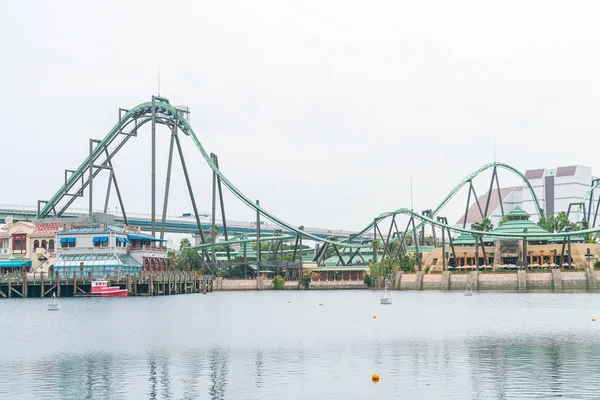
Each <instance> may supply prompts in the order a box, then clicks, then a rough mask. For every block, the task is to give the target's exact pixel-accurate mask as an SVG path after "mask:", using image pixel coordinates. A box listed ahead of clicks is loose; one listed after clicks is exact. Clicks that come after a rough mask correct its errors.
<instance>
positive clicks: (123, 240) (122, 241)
mask: <svg viewBox="0 0 600 400" xmlns="http://www.w3.org/2000/svg"><path fill="white" fill-rule="evenodd" d="M128 242H129V239H127V238H122V237H118V236H117V243H128Z"/></svg>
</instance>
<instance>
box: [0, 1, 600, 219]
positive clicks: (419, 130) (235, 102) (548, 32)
mask: <svg viewBox="0 0 600 400" xmlns="http://www.w3.org/2000/svg"><path fill="white" fill-rule="evenodd" d="M91 3H92V2H81V1H52V2H36V3H35V6H34V5H33V4H32V3H29V2H22V1H9V0H5V1H0V34H1V35H2V37H3V38H4V39H3V43H2V58H1V59H2V62H0V76H1V77H2V96H1V97H0V115H1V117H2V127H1V128H0V132H1V138H2V142H1V145H0V161H2V166H3V171H2V176H3V179H2V185H1V187H0V203H5V204H6V203H9V204H10V203H17V204H30V205H35V204H36V201H37V200H38V199H48V198H50V197H52V195H53V194H54V192H55V191H56V190H57V189H58V188H59V186H60V185H61V183H62V180H63V176H64V175H63V174H64V172H63V171H64V169H75V168H76V167H77V166H79V164H80V163H81V162H82V161H83V159H84V157H85V155H86V152H87V151H88V150H87V148H88V138H90V137H93V138H102V137H104V136H105V135H106V134H107V133H108V131H109V130H110V128H111V127H112V126H113V125H114V124H115V122H116V119H117V115H118V108H119V107H122V108H132V107H133V106H135V105H137V104H139V103H142V102H145V101H148V100H150V96H151V95H153V94H156V93H157V68H158V67H159V66H160V82H161V85H160V94H161V95H163V96H165V97H167V98H169V99H170V100H171V102H172V103H173V104H185V105H187V106H189V107H190V108H191V111H192V114H191V124H192V127H193V128H194V130H195V132H196V133H197V135H198V136H199V138H200V141H201V142H202V143H203V145H204V146H205V148H206V149H207V151H209V152H214V153H216V154H217V155H218V156H219V159H220V163H221V167H222V170H223V171H224V172H225V174H226V175H227V176H228V177H229V178H230V179H231V180H232V181H233V182H234V183H235V184H236V185H237V186H238V187H239V188H240V189H241V190H242V191H243V192H244V193H245V194H247V195H248V196H249V197H250V198H252V199H257V198H258V199H260V200H261V204H262V205H263V206H264V207H265V208H266V209H268V210H269V211H271V212H273V213H274V214H276V215H278V216H280V217H281V218H283V219H284V220H286V221H288V222H290V223H292V224H295V225H300V224H304V225H306V226H317V227H323V228H325V227H327V228H336V229H358V228H361V227H362V226H364V225H366V224H367V223H368V222H369V221H370V220H372V218H373V217H374V216H376V215H377V214H380V213H382V212H385V211H389V210H393V209H397V208H400V207H408V206H410V190H409V181H410V175H411V174H412V176H413V182H414V206H415V209H418V210H423V209H426V208H433V207H435V206H436V205H437V204H438V203H439V202H440V201H441V199H442V198H443V197H444V196H445V194H446V193H447V192H449V191H450V190H451V188H452V187H453V186H454V185H455V184H456V183H457V182H458V181H460V180H461V179H462V178H463V177H464V176H465V175H467V174H469V173H470V172H472V171H474V170H476V169H477V168H479V167H480V166H481V165H483V164H485V163H487V162H491V161H493V141H494V138H495V140H496V146H497V159H498V161H503V162H506V163H509V164H511V165H513V166H515V167H516V168H518V169H520V170H522V171H524V170H526V169H530V168H542V167H556V166H560V165H571V164H583V165H588V166H591V167H592V169H593V172H594V173H595V174H596V175H598V174H599V170H600V168H599V166H598V165H597V164H598V161H597V156H596V154H597V150H596V148H597V142H598V125H599V121H598V110H600V97H599V94H600V91H599V89H600V87H599V86H600V77H599V76H600V52H598V48H599V44H600V43H599V41H600V25H598V23H597V17H598V15H600V13H599V12H600V3H598V2H597V1H578V2H569V1H562V2H558V1H549V0H543V1H497V2H484V1H459V0H456V1H445V0H444V1H423V0H418V1H406V0H405V1H369V2H366V1H348V0H344V1H341V0H340V1H328V0H319V1H306V0H304V1H302V2H300V1H298V2H281V1H262V0H255V1H239V2H235V1H171V2H161V3H158V2H150V1H102V2H94V3H95V5H91ZM168 135H169V132H168V131H167V130H166V129H164V128H163V129H161V130H160V131H159V150H158V152H159V158H160V160H159V164H158V168H159V172H158V178H159V179H160V180H159V183H158V188H159V189H158V193H159V195H160V196H162V193H163V191H164V176H165V169H166V156H167V152H168V151H167V150H168ZM184 144H185V152H186V160H187V162H188V165H189V167H190V169H191V170H192V175H193V181H194V182H193V185H194V190H195V192H196V194H197V197H198V203H199V208H200V210H201V211H203V212H210V174H209V171H208V167H207V166H206V165H205V163H204V162H203V161H202V160H201V159H200V156H199V154H198V152H197V151H196V150H195V149H194V147H193V144H192V142H191V141H189V140H184ZM149 160H150V141H149V129H146V130H144V131H142V132H141V133H140V137H138V138H136V139H133V140H132V141H130V143H128V145H127V147H126V148H125V149H124V150H123V152H122V154H121V153H120V154H119V155H117V158H116V159H115V168H116V170H115V172H116V174H117V176H118V178H119V183H120V184H121V186H123V195H124V197H125V201H126V207H127V208H128V211H138V212H149V211H150V164H149ZM176 161H177V160H176ZM176 165H177V164H176ZM500 180H501V183H502V184H509V183H511V184H512V183H515V180H514V178H511V177H510V176H509V175H507V174H503V175H501V177H500ZM104 182H105V181H104ZM486 184H487V183H486V182H485V183H484V181H483V180H482V183H480V184H479V185H478V187H479V189H478V192H479V193H480V194H483V192H484V191H485V186H486ZM102 186H104V187H105V184H100V183H99V184H98V185H96V187H97V188H98V191H97V194H96V196H95V197H94V201H95V202H96V205H97V206H98V207H101V203H102V200H103V197H104V193H102V192H101V191H100V190H101V187H102ZM172 188H173V195H172V197H171V201H170V204H169V213H170V214H181V213H182V212H191V207H190V202H189V199H188V197H187V195H186V190H185V186H184V180H183V178H182V177H181V169H180V167H179V166H177V167H176V168H175V170H174V177H173V181H172ZM465 195H466V194H465ZM113 199H114V198H113ZM159 199H160V200H159V201H158V203H159V204H161V206H159V208H160V207H162V198H160V197H159ZM116 204H117V203H116V201H111V207H114V206H115V205H116ZM463 204H464V196H463V199H461V200H460V201H457V202H455V203H453V204H451V205H450V206H449V208H448V211H447V212H445V214H446V215H447V216H448V217H449V219H450V220H451V221H452V220H456V219H458V217H459V216H460V213H461V212H462V209H463V207H464V205H463ZM77 205H78V206H79V207H86V205H87V199H83V200H82V201H80V202H78V203H77ZM226 207H227V213H228V218H231V219H235V220H251V219H252V218H253V215H254V214H253V213H252V212H251V211H249V210H248V209H247V208H245V207H244V206H242V205H241V204H240V203H239V202H238V201H236V200H235V199H234V198H233V197H232V196H227V198H226Z"/></svg>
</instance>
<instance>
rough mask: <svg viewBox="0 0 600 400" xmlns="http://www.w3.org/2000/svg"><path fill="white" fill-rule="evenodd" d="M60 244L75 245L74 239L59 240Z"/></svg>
mask: <svg viewBox="0 0 600 400" xmlns="http://www.w3.org/2000/svg"><path fill="white" fill-rule="evenodd" d="M60 242H61V243H75V238H60Z"/></svg>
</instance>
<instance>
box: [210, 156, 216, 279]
mask: <svg viewBox="0 0 600 400" xmlns="http://www.w3.org/2000/svg"><path fill="white" fill-rule="evenodd" d="M210 156H211V158H212V159H213V161H214V159H215V155H214V154H212V153H211V154H210ZM216 203H217V173H216V172H215V171H213V178H212V213H211V223H210V237H211V244H210V253H211V261H212V263H213V266H216V265H217V254H216V252H215V242H216V240H217V232H215V227H216V223H215V214H216V211H217V204H216ZM213 268H214V267H213Z"/></svg>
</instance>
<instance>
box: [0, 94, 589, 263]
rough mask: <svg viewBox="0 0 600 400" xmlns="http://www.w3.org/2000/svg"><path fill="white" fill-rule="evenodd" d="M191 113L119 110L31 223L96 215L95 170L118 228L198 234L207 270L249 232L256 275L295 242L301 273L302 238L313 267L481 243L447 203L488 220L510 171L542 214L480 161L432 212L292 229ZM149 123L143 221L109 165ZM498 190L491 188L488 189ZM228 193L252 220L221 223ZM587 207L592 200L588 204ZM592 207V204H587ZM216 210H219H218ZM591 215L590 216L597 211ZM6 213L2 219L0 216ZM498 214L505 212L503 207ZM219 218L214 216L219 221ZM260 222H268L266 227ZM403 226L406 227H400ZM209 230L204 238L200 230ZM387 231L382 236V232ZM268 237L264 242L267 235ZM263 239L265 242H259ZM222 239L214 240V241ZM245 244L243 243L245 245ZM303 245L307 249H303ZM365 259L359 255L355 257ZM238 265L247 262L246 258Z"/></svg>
mask: <svg viewBox="0 0 600 400" xmlns="http://www.w3.org/2000/svg"><path fill="white" fill-rule="evenodd" d="M188 115H189V110H188V109H187V108H185V107H175V106H173V105H171V104H170V102H169V100H167V99H166V98H163V97H157V96H152V98H151V101H150V102H146V103H142V104H139V105H137V106H135V107H133V108H131V109H119V119H118V121H117V123H116V124H115V125H114V126H113V127H112V129H110V130H109V132H108V134H107V135H106V136H105V137H104V138H103V139H90V140H89V154H88V155H87V156H86V157H85V159H84V160H83V161H82V162H81V164H80V165H79V166H78V167H77V168H76V169H74V170H65V172H64V183H63V185H62V186H61V187H60V188H58V190H56V192H55V193H54V194H53V195H52V196H51V197H50V198H49V199H47V200H39V201H38V204H37V209H36V210H35V218H37V219H52V218H60V217H67V216H74V217H77V216H81V215H82V214H85V211H83V212H82V210H75V209H73V208H72V205H73V203H74V201H75V200H76V199H77V198H81V197H85V196H86V195H87V197H88V200H89V203H88V209H87V214H88V215H89V216H91V215H92V214H93V213H94V212H95V209H94V204H93V190H94V188H95V187H96V186H97V185H95V184H94V179H95V178H96V177H97V176H98V175H99V174H101V173H103V172H105V173H108V174H109V180H108V187H107V188H106V200H105V202H104V207H103V209H102V210H101V211H103V212H104V213H106V212H107V211H108V203H109V199H110V196H111V193H112V192H113V191H114V192H115V193H116V196H117V199H118V202H119V205H120V211H121V215H117V216H115V220H116V221H117V222H119V223H124V224H127V225H139V226H141V227H142V228H143V229H144V230H147V231H148V232H151V233H152V235H158V236H160V238H163V237H164V234H165V232H189V233H198V234H199V236H200V245H199V246H196V249H197V251H198V252H199V254H200V255H201V257H202V262H203V263H204V264H206V265H208V266H215V265H223V263H221V262H220V261H218V260H217V258H216V246H229V245H239V244H240V240H239V238H238V239H233V238H232V236H233V235H235V234H240V233H242V234H243V233H246V234H247V233H253V239H252V241H253V243H254V245H255V246H256V248H260V243H261V242H265V241H269V242H272V245H271V247H273V250H274V251H273V252H269V254H272V256H271V257H272V258H271V259H270V260H269V259H267V260H263V259H262V252H261V251H257V252H256V259H255V260H253V261H252V263H254V264H255V265H256V266H257V272H259V271H260V266H261V265H262V266H265V265H269V264H270V265H272V266H275V267H279V266H282V265H283V264H282V263H283V262H284V261H283V257H282V254H283V253H282V251H283V246H282V245H281V244H282V243H283V242H294V245H293V249H295V250H294V251H293V254H292V257H291V258H290V257H287V259H286V260H285V267H286V268H292V269H293V268H302V253H303V251H302V250H300V249H302V248H303V245H302V241H303V240H308V241H313V242H316V243H318V249H317V250H316V251H315V256H314V259H313V261H314V262H316V263H317V264H318V265H323V261H324V260H325V259H326V258H327V257H331V256H332V255H333V256H334V257H338V259H339V262H338V264H340V265H352V264H353V261H354V260H355V259H356V258H357V255H358V254H359V253H361V252H368V251H371V250H374V249H372V247H373V244H372V242H373V241H374V240H375V239H376V240H378V241H381V242H382V243H383V252H382V255H383V257H386V256H396V255H400V254H406V253H407V252H408V251H409V250H408V249H407V246H406V241H407V238H411V241H412V243H413V246H412V247H414V249H412V250H411V251H416V253H417V258H418V254H419V245H421V246H423V241H424V235H425V229H431V232H432V234H433V236H434V244H436V243H438V240H437V238H438V237H441V238H442V239H441V242H440V243H441V244H442V245H443V246H445V245H446V244H447V243H448V244H450V246H452V234H453V233H466V234H469V235H472V236H473V237H476V238H478V240H480V238H481V236H482V235H483V233H482V232H481V231H478V230H475V229H471V227H467V226H466V221H465V223H464V224H463V226H462V227H457V226H454V225H450V224H449V223H448V220H447V218H446V216H444V215H443V214H442V212H443V211H444V209H445V207H446V205H447V204H448V203H449V202H450V201H451V200H452V199H453V198H455V197H456V196H457V194H458V193H459V192H461V190H462V189H464V188H467V189H468V194H467V201H466V209H467V210H468V209H469V206H470V204H471V197H473V199H474V200H473V201H474V203H475V204H477V208H478V210H479V212H480V214H481V217H482V218H486V217H488V216H489V212H490V211H491V210H490V199H491V197H492V196H496V194H497V195H498V196H499V193H500V183H499V177H498V172H499V171H500V170H506V171H508V172H509V173H512V174H513V175H515V176H517V177H518V178H519V179H521V180H522V181H523V182H524V184H525V185H526V187H527V189H528V190H529V192H530V193H531V196H532V198H533V200H534V204H535V207H536V212H537V214H538V215H539V216H540V217H541V216H543V215H544V214H543V209H542V208H541V207H540V203H539V201H538V198H537V196H536V193H535V191H534V189H533V188H532V186H531V184H530V182H529V181H528V180H527V178H526V177H525V175H523V174H522V173H521V172H519V171H518V170H517V169H516V168H514V167H512V166H510V165H508V164H504V163H499V162H494V163H490V164H486V165H484V166H482V167H481V168H479V169H478V170H477V171H475V172H473V173H472V174H470V175H468V176H467V177H465V178H464V179H462V180H461V181H460V182H459V183H458V184H457V185H456V186H455V187H454V188H453V189H452V190H451V191H450V192H449V193H448V195H446V196H445V197H444V199H443V200H442V201H441V202H440V203H439V204H438V205H437V207H435V208H432V209H428V210H424V211H422V212H420V213H419V212H415V211H414V210H411V209H407V208H399V209H397V210H395V211H392V212H387V213H383V214H380V215H379V216H377V217H375V218H374V219H373V220H372V221H371V222H369V223H368V224H367V225H366V226H365V227H364V228H363V229H361V230H359V231H358V232H354V233H351V232H347V231H329V230H319V229H311V228H305V227H303V226H300V225H295V224H291V223H288V222H286V221H285V220H284V219H282V218H280V217H278V216H276V215H274V214H273V213H271V212H269V211H268V210H266V209H265V208H264V207H262V206H261V205H260V201H259V200H252V199H250V198H249V197H247V196H246V195H245V194H244V193H243V192H242V191H241V190H240V189H239V188H238V187H237V186H236V185H234V183H233V182H231V181H230V180H229V179H228V178H227V177H226V176H225V175H224V173H223V172H222V171H221V169H220V168H219V159H218V157H217V156H216V155H215V154H213V153H209V152H207V151H206V150H205V148H204V147H203V145H202V144H201V142H200V140H199V139H198V136H197V135H196V134H195V132H194V130H193V129H192V127H191V126H190V124H189V120H188ZM146 125H150V128H151V129H150V134H151V141H152V160H151V199H150V203H151V212H150V214H149V215H145V216H143V217H141V216H140V215H135V214H133V213H127V212H126V207H125V200H124V199H123V197H122V194H121V191H120V188H119V183H118V180H117V174H116V171H115V168H114V166H113V163H112V159H113V157H115V155H116V154H117V153H118V152H119V151H120V150H121V149H122V148H123V147H124V146H125V145H126V144H127V143H129V142H130V141H131V139H132V138H135V137H137V136H138V135H139V134H140V132H142V131H141V128H142V127H144V126H146ZM158 125H163V126H166V127H167V128H168V129H169V130H170V132H171V133H170V144H169V152H168V163H167V172H166V181H165V192H164V198H163V199H162V213H161V215H158V213H157V201H158V200H159V199H157V195H156V185H157V179H156V164H157V163H156V158H157V154H156V128H157V126H158ZM184 138H185V139H189V140H190V141H191V142H192V143H193V145H194V147H195V148H196V150H197V151H198V153H199V155H200V156H201V157H202V159H203V160H204V162H205V163H206V165H207V166H208V168H209V169H210V171H211V172H212V184H211V185H210V189H211V190H210V193H211V204H212V212H211V213H210V216H211V217H210V220H202V219H201V214H200V213H199V212H198V207H197V202H196V196H195V192H194V190H193V188H192V183H191V179H190V176H189V173H188V169H187V164H186V160H185V158H184V155H183V151H182V146H183V144H182V142H183V139H184ZM174 157H177V158H179V160H180V163H181V167H182V171H183V175H184V178H185V182H186V186H187V190H188V195H189V200H190V203H191V206H192V209H193V214H192V218H191V219H186V220H184V221H182V220H179V219H178V218H173V217H169V216H168V215H167V210H168V204H169V193H170V180H171V172H172V163H173V158H174ZM488 170H491V172H492V176H491V179H490V184H489V190H488V191H487V193H488V194H487V199H485V201H484V202H483V203H481V202H480V201H479V198H478V196H477V193H476V188H475V185H474V183H473V181H474V179H475V178H477V177H478V176H480V175H481V174H482V173H483V172H485V171H488ZM599 186H600V182H595V186H593V187H592V188H591V189H590V194H589V198H590V199H591V198H592V197H593V195H594V190H595V189H597V188H598V187H599ZM494 187H496V191H494ZM224 190H228V191H229V192H231V193H232V194H233V195H234V196H235V198H237V199H238V201H240V202H241V203H243V204H244V205H246V206H247V207H248V208H250V209H251V210H253V211H254V212H255V215H256V218H255V220H254V221H251V222H248V223H236V222H234V221H229V220H228V219H227V218H226V212H225V204H224V197H223V192H224ZM589 204H591V200H590V201H589ZM500 207H502V199H500ZM589 208H591V206H589ZM217 209H218V210H217ZM597 211H598V210H596V214H597ZM18 212H20V213H21V214H19V215H21V216H23V217H24V218H29V217H31V216H32V213H33V210H20V211H19V210H16V209H10V208H9V209H5V210H2V209H0V217H2V216H3V215H8V213H11V215H14V214H18ZM3 213H4V214H3ZM502 215H504V209H503V208H502ZM217 216H220V218H217ZM590 216H591V213H590V212H587V213H586V218H587V219H588V220H589V219H590ZM595 220H596V216H595V215H594V218H593V221H594V224H592V227H588V228H587V229H584V230H580V231H577V232H560V233H547V234H545V235H544V237H547V238H548V239H562V240H565V241H566V240H568V239H569V238H570V237H571V236H574V235H582V234H596V233H598V232H600V227H595V226H594V225H595ZM265 221H267V224H268V225H266V226H265ZM214 226H218V229H219V232H218V234H217V233H216V232H212V231H213V229H212V227H214ZM403 226H405V228H404V229H399V227H403ZM207 230H208V231H211V232H209V234H208V235H207V234H206V232H207ZM386 231H387V234H385V233H384V232H386ZM267 233H268V234H269V236H268V237H264V235H265V234H267ZM261 234H262V235H263V237H261ZM217 235H218V236H221V237H223V239H224V240H221V241H219V242H218V243H217V241H216V236H217ZM485 235H486V236H487V237H496V236H498V237H500V236H502V237H503V238H507V237H508V238H512V239H523V240H526V239H527V238H528V237H533V236H535V237H540V234H539V233H535V234H531V233H527V232H522V233H515V234H509V235H507V234H502V235H499V234H495V233H494V232H485ZM247 242H248V240H246V242H245V243H247ZM304 247H305V246H304ZM361 260H363V261H364V258H362V257H361ZM227 262H228V263H229V264H230V265H231V263H238V264H239V263H240V262H241V261H240V260H239V259H237V260H234V259H233V258H231V257H230V256H229V251H228V259H227ZM243 262H245V263H248V262H249V261H248V260H244V261H243Z"/></svg>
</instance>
